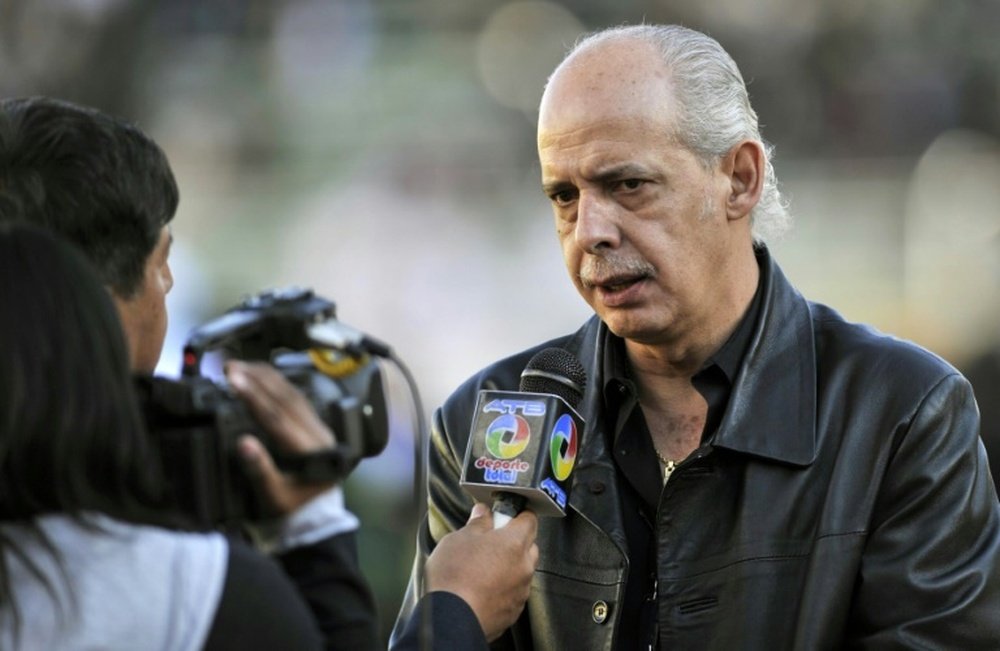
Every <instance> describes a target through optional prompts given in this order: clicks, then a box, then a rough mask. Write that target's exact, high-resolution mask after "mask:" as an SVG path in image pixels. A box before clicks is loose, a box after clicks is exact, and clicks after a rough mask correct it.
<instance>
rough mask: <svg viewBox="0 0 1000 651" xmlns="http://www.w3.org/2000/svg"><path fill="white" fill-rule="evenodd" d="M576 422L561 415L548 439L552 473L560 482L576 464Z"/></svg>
mask: <svg viewBox="0 0 1000 651" xmlns="http://www.w3.org/2000/svg"><path fill="white" fill-rule="evenodd" d="M577 438H578V437H577V435H576V421H574V420H573V417H572V416H570V415H569V414H563V415H562V416H560V417H559V420H557V421H556V426H555V427H553V428H552V435H551V436H550V437H549V457H550V458H551V460H552V473H553V474H554V475H555V477H556V479H558V480H559V481H562V480H564V479H566V478H567V477H569V473H571V472H573V464H574V463H576V442H577Z"/></svg>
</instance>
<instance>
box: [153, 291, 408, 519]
mask: <svg viewBox="0 0 1000 651" xmlns="http://www.w3.org/2000/svg"><path fill="white" fill-rule="evenodd" d="M214 350H219V351H221V352H223V354H224V355H225V356H226V357H229V358H236V359H242V360H251V361H253V360H259V361H266V362H269V363H271V364H273V365H274V366H275V368H277V369H278V370H279V371H280V372H281V373H282V375H284V376H285V378H287V379H288V380H289V382H291V383H292V384H293V385H295V386H296V387H297V388H298V389H299V390H300V391H302V393H303V394H304V395H305V397H306V399H307V400H308V401H309V403H310V404H311V405H312V407H313V409H315V410H316V413H317V414H318V415H319V416H320V418H321V419H322V420H323V422H324V423H326V425H327V426H328V427H330V429H331V430H332V431H333V433H334V435H335V436H336V438H337V445H336V447H334V448H333V449H331V450H328V451H323V452H318V453H313V454H305V455H302V454H299V455H289V454H287V453H285V452H284V451H282V450H281V449H280V448H278V447H277V445H275V443H274V441H272V440H271V437H270V436H269V434H268V433H267V432H266V431H264V430H263V429H262V428H261V426H260V425H259V424H258V423H257V421H256V420H255V419H254V417H253V416H252V414H251V413H250V410H249V409H248V408H247V406H246V404H245V403H244V402H243V401H242V400H241V399H240V398H238V397H237V396H236V395H234V394H233V393H232V392H231V391H230V390H229V388H228V387H227V386H226V385H225V383H224V382H221V381H220V382H216V381H213V380H212V379H210V378H209V377H206V376H203V375H202V369H201V366H202V359H203V356H204V354H205V353H207V352H209V351H214ZM388 350H389V349H388V347H386V346H384V345H383V344H380V343H379V342H377V341H375V340H373V339H371V338H370V337H368V336H367V335H364V334H363V333H361V332H358V331H357V330H353V329H352V328H350V327H349V326H346V325H344V324H342V323H340V322H338V321H337V320H336V306H335V305H334V303H332V302H331V301H328V300H326V299H323V298H320V297H318V296H316V295H315V294H313V292H312V291H311V290H308V289H300V288H294V287H293V288H286V289H280V290H272V291H267V292H262V293H260V294H257V295H255V296H252V297H250V298H247V299H246V300H245V301H243V302H242V303H241V304H239V305H237V306H236V307H234V308H232V309H230V310H229V311H227V312H226V313H225V314H223V315H222V316H220V317H219V318H217V319H215V320H213V321H210V322H208V323H206V324H204V325H203V326H201V327H199V328H197V329H196V330H195V331H194V332H192V333H191V335H190V336H189V338H188V341H187V344H186V345H185V347H184V359H183V368H182V370H181V377H180V378H179V379H176V380H174V379H169V378H163V377H139V378H136V388H137V391H138V394H139V402H140V405H141V407H142V409H143V411H144V412H145V416H146V423H147V427H148V429H149V431H150V434H151V435H152V438H153V441H154V445H155V447H156V448H157V449H158V451H159V454H160V458H161V460H162V465H163V470H164V475H165V478H166V481H167V487H168V492H169V496H170V499H171V501H172V502H173V504H174V505H175V506H176V507H177V508H178V509H179V510H180V511H181V512H182V513H183V514H184V515H185V516H187V517H189V518H191V519H193V521H194V523H195V524H198V525H201V526H209V527H216V528H230V527H238V526H240V525H242V524H243V523H245V522H248V521H255V520H261V519H264V518H265V517H266V509H265V508H264V506H263V504H261V502H260V500H259V498H258V496H257V494H256V492H255V490H254V488H253V485H252V483H251V482H250V480H249V478H248V477H247V476H246V474H245V473H244V471H243V467H242V465H241V463H240V459H239V457H238V455H237V451H236V442H237V440H238V439H239V437H240V436H242V435H244V434H253V435H255V436H257V437H258V438H259V439H260V440H261V441H262V442H263V443H264V445H265V447H266V448H267V449H268V451H269V452H270V454H271V456H272V457H273V458H274V459H275V462H276V463H277V465H278V466H279V467H280V468H282V470H284V471H286V472H289V473H291V474H293V475H294V476H295V477H297V478H298V479H300V480H302V481H331V480H337V481H339V480H342V479H344V478H345V477H347V475H348V474H349V473H350V472H351V470H353V469H354V468H355V466H356V465H357V464H358V462H359V461H360V460H361V459H362V458H365V457H371V456H375V455H377V454H379V453H380V452H381V451H382V450H383V449H384V448H385V446H386V443H387V442H388V436H389V418H388V405H387V401H386V393H385V387H384V384H383V376H382V372H381V368H380V366H379V364H378V361H377V359H376V358H377V357H378V356H388V355H389V352H388Z"/></svg>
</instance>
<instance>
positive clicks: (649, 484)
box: [603, 269, 764, 649]
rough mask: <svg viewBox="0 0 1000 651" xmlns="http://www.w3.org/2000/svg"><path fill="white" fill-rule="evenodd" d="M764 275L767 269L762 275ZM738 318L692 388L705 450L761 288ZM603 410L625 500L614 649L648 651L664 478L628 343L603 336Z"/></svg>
mask: <svg viewBox="0 0 1000 651" xmlns="http://www.w3.org/2000/svg"><path fill="white" fill-rule="evenodd" d="M761 273H764V270H763V269H762V270H761ZM762 281H763V278H761V282H758V285H757V291H756V293H755V294H754V297H753V299H752V300H751V302H750V306H749V307H748V308H747V311H746V313H745V314H744V315H743V318H742V319H741V321H740V322H739V324H738V325H737V326H736V329H735V330H734V331H733V334H732V335H730V337H729V339H728V340H727V341H726V343H725V344H723V345H722V347H721V348H720V349H719V350H718V351H716V352H715V354H713V355H712V356H711V357H709V358H708V360H706V361H705V364H704V365H703V366H702V368H701V370H699V371H698V372H697V373H696V374H695V375H694V377H692V378H691V383H692V384H693V385H694V387H695V389H697V391H698V392H699V393H700V394H701V395H702V397H703V398H705V401H706V402H707V403H708V413H707V415H706V418H705V427H704V429H703V430H702V435H701V441H702V445H704V444H706V443H707V442H709V441H710V440H711V438H712V436H713V435H714V434H715V431H716V430H717V429H718V427H719V423H720V422H722V416H723V414H724V413H725V411H726V406H727V405H728V403H729V394H730V393H731V391H732V387H733V382H734V381H735V379H736V374H737V373H738V372H739V369H740V366H741V364H742V361H743V357H744V356H745V354H746V351H747V348H748V347H749V345H750V339H751V337H752V336H753V332H754V326H755V325H756V323H757V317H758V315H759V313H760V304H761V301H762V299H761V292H760V287H761V285H762V284H763V282H762ZM604 350H605V357H604V361H603V372H604V404H605V406H606V411H605V418H607V425H608V427H607V429H606V431H610V432H611V433H612V441H611V449H612V450H613V451H614V459H615V467H616V469H617V471H618V478H619V481H618V485H619V488H620V491H619V492H620V495H621V501H622V513H623V517H624V526H625V536H626V538H627V540H628V556H629V571H628V577H627V578H626V582H625V595H624V599H623V601H622V604H621V608H622V612H621V618H620V623H619V629H618V635H617V640H616V642H615V647H616V648H619V649H646V648H649V647H650V645H653V646H655V642H656V545H655V542H656V533H655V530H654V526H653V523H654V522H656V511H657V507H658V504H659V501H660V495H661V493H662V492H663V487H664V483H663V473H662V472H661V470H660V465H659V462H658V461H657V458H656V450H655V449H654V447H653V442H652V439H651V438H650V434H649V429H648V427H647V426H646V420H645V418H644V416H643V413H642V410H641V409H638V408H637V407H638V406H639V402H638V394H637V391H636V386H635V382H634V381H633V380H632V378H631V371H630V369H629V364H628V358H627V356H626V353H625V342H624V340H622V339H621V338H619V337H616V336H614V335H612V334H611V333H608V335H607V341H606V342H605V347H604Z"/></svg>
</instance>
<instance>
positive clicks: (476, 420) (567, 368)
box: [459, 348, 587, 529]
mask: <svg viewBox="0 0 1000 651" xmlns="http://www.w3.org/2000/svg"><path fill="white" fill-rule="evenodd" d="M586 384H587V372H586V371H585V370H584V368H583V365H582V364H581V363H580V360H578V359H577V358H576V357H575V356H574V355H573V354H572V353H570V352H569V351H567V350H564V349H562V348H545V349H543V350H541V351H539V352H538V353H537V354H535V356H534V357H532V358H531V361H529V362H528V365H527V366H525V368H524V371H523V372H522V373H521V383H520V387H519V389H520V390H519V391H488V390H482V391H480V392H479V396H478V399H477V400H476V410H475V414H474V416H473V419H472V429H471V431H470V433H469V445H468V447H467V448H466V451H465V462H464V464H463V468H462V477H461V480H460V482H459V483H460V485H461V486H462V487H463V488H464V489H465V491H466V492H467V493H469V495H471V496H472V497H474V498H475V499H476V500H477V501H480V502H490V501H492V502H493V528H495V529H497V528H500V527H502V526H504V525H505V524H507V522H509V521H510V519H511V518H513V517H514V516H516V515H517V514H518V513H520V512H521V511H522V510H523V509H524V508H525V507H527V508H530V509H531V510H532V511H534V512H535V513H536V514H537V515H544V516H555V517H562V516H564V515H566V504H567V502H568V493H569V477H570V474H571V473H572V472H573V466H574V464H575V463H576V453H577V449H578V448H579V445H580V437H581V436H582V435H583V426H584V422H583V419H582V418H581V417H580V414H579V413H578V412H577V411H576V410H577V407H579V405H580V401H581V400H582V399H583V391H584V387H585V386H586Z"/></svg>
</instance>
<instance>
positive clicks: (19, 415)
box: [0, 221, 165, 622]
mask: <svg viewBox="0 0 1000 651" xmlns="http://www.w3.org/2000/svg"><path fill="white" fill-rule="evenodd" d="M0 301H2V303H3V309H0V359H2V360H3V363H0V396H3V398H2V399H0V524H3V525H9V524H13V525H19V526H23V527H26V528H27V529H28V530H29V531H30V532H31V533H32V534H33V535H34V537H36V538H37V539H40V540H41V541H42V542H43V544H46V546H47V547H48V548H49V550H50V551H52V547H51V546H49V545H47V543H46V539H45V536H44V534H43V532H42V530H41V528H40V527H38V526H37V524H36V521H35V520H36V518H38V517H40V516H43V515H46V514H50V513H64V514H69V515H70V516H72V517H74V518H76V519H78V520H80V521H84V520H85V519H86V517H85V516H86V514H87V513H89V512H101V513H105V514H107V515H110V516H112V517H115V518H117V519H119V520H124V521H128V522H136V523H147V524H165V521H164V515H163V513H164V512H163V511H162V510H161V506H162V504H163V502H162V499H161V496H162V494H163V485H162V478H161V477H162V475H161V474H160V471H159V467H158V466H157V462H156V458H155V455H154V453H153V450H152V445H151V442H150V441H149V439H148V438H147V437H148V434H147V433H146V430H145V426H144V422H143V420H142V416H141V414H140V411H139V407H138V403H137V402H136V399H135V395H134V389H133V380H132V375H131V373H130V371H129V360H128V350H127V348H126V344H125V336H124V333H123V332H122V328H121V325H120V323H119V320H118V314H117V312H116V310H115V308H114V304H113V303H112V301H111V296H110V294H109V293H108V291H107V289H106V288H105V286H104V285H103V284H102V282H101V280H100V279H99V278H98V276H97V274H96V273H95V272H94V270H93V269H92V268H91V266H90V265H89V264H88V263H87V261H86V260H85V259H84V258H83V257H82V255H81V254H80V253H79V252H78V251H77V250H76V249H75V248H74V247H73V246H71V245H70V244H68V243H66V242H63V241H62V240H60V239H59V238H57V237H55V236H54V235H52V234H51V233H49V232H47V231H45V230H44V229H42V228H41V227H38V226H35V225H32V224H26V223H18V222H16V221H15V222H13V223H0ZM53 553H54V552H53ZM7 554H14V555H16V556H18V557H19V558H21V559H22V560H23V561H25V562H26V563H27V560H28V559H27V558H26V557H25V555H24V553H23V552H21V550H19V549H18V547H17V545H16V544H15V543H14V542H13V540H11V538H10V536H7V535H5V534H4V530H3V528H0V604H8V605H12V607H13V615H14V620H15V622H17V621H18V613H17V609H16V604H15V602H14V600H13V597H14V595H13V593H12V586H11V585H9V578H8V572H7V563H8V561H7V560H6V555H7ZM57 560H58V559H57ZM28 566H29V568H32V570H33V572H34V573H35V574H36V576H37V577H38V578H39V579H40V580H42V581H43V582H45V579H44V578H43V577H42V576H41V574H40V573H39V572H38V571H37V568H33V566H32V565H31V564H30V563H28ZM46 583H47V582H46Z"/></svg>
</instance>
